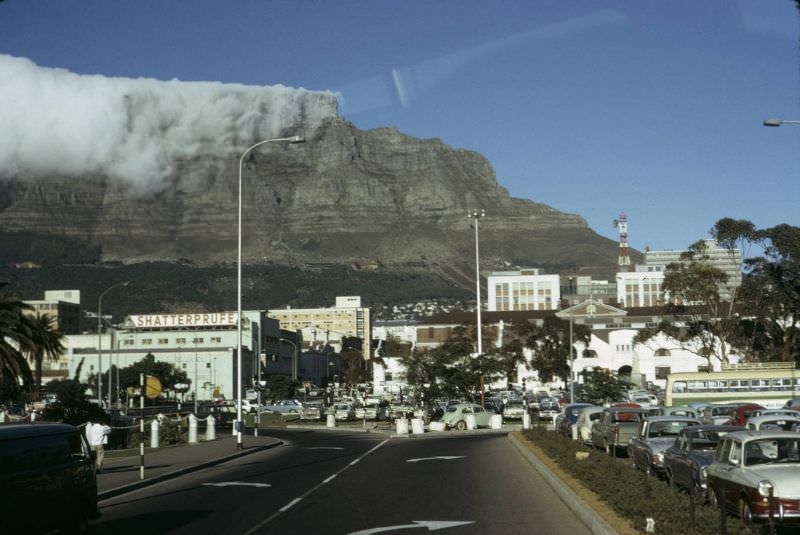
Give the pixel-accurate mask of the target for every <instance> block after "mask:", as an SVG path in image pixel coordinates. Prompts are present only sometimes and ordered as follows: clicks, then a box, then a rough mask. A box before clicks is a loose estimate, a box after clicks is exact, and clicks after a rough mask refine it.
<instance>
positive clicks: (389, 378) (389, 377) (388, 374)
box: [385, 372, 392, 381]
mask: <svg viewBox="0 0 800 535" xmlns="http://www.w3.org/2000/svg"><path fill="white" fill-rule="evenodd" d="M385 379H386V381H391V380H392V372H386V376H385Z"/></svg>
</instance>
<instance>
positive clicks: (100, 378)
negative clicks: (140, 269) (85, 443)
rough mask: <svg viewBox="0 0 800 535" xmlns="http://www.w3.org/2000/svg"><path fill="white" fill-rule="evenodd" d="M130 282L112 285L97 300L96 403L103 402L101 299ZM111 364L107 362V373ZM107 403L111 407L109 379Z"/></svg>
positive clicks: (109, 382)
mask: <svg viewBox="0 0 800 535" xmlns="http://www.w3.org/2000/svg"><path fill="white" fill-rule="evenodd" d="M129 283H130V281H125V282H118V283H116V284H112V285H111V286H109V287H108V288H106V289H105V290H103V291H102V292H101V293H100V296H99V297H98V298H97V401H98V402H100V403H102V402H103V297H104V296H105V295H106V294H107V293H108V292H110V291H111V290H113V289H114V288H118V287H120V286H127V285H128V284H129ZM110 370H111V363H110V362H109V372H110ZM108 403H109V405H111V379H109V381H108Z"/></svg>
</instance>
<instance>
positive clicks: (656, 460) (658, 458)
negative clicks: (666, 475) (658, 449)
mask: <svg viewBox="0 0 800 535" xmlns="http://www.w3.org/2000/svg"><path fill="white" fill-rule="evenodd" d="M653 464H659V465H662V464H664V454H663V453H656V454H655V455H653Z"/></svg>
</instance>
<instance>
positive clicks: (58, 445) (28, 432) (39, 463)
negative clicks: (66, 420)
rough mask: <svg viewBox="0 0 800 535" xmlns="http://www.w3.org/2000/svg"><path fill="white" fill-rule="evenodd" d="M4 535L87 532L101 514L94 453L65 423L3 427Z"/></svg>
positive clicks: (0, 486) (0, 495)
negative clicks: (10, 534) (6, 534)
mask: <svg viewBox="0 0 800 535" xmlns="http://www.w3.org/2000/svg"><path fill="white" fill-rule="evenodd" d="M0 505H1V506H2V509H3V511H6V512H7V513H8V514H5V515H3V519H2V526H3V527H2V530H3V533H38V532H42V531H52V530H55V529H60V530H62V531H66V532H77V533H85V532H87V531H88V521H89V519H91V518H95V517H96V516H97V515H98V510H97V478H96V475H95V468H94V454H93V453H92V452H91V450H90V448H89V444H88V443H87V442H86V438H85V436H84V433H83V432H81V430H80V429H78V428H77V427H74V426H71V425H66V424H33V425H31V424H12V425H4V426H0Z"/></svg>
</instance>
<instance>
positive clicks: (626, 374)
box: [617, 364, 633, 379]
mask: <svg viewBox="0 0 800 535" xmlns="http://www.w3.org/2000/svg"><path fill="white" fill-rule="evenodd" d="M632 372H633V368H631V367H630V366H628V365H627V364H626V365H625V366H622V367H620V369H619V370H617V375H618V376H619V377H620V378H623V379H630V378H631V373H632Z"/></svg>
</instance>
